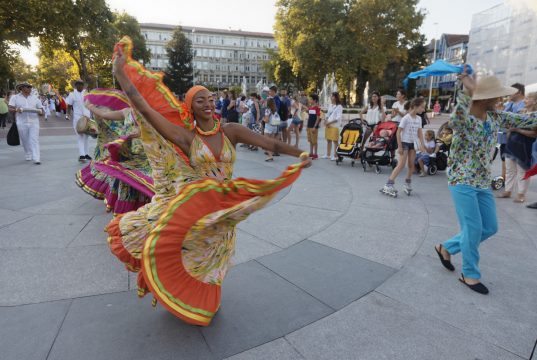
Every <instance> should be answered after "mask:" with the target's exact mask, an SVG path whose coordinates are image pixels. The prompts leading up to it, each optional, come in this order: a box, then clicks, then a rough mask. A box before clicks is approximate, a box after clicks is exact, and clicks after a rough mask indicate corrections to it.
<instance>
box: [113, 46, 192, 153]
mask: <svg viewBox="0 0 537 360" xmlns="http://www.w3.org/2000/svg"><path fill="white" fill-rule="evenodd" d="M119 47H121V49H122V50H123V53H124V54H125V57H126V62H125V66H124V67H123V70H124V71H125V74H126V75H127V77H128V78H129V79H130V81H131V82H132V83H133V85H134V86H135V87H136V89H137V90H138V92H139V93H140V95H142V97H143V98H144V99H145V100H146V101H147V103H148V104H149V105H150V106H151V107H152V108H153V109H154V110H155V111H157V112H158V113H159V114H161V115H162V116H164V117H165V118H166V119H168V121H170V122H172V123H174V124H176V125H179V126H182V127H184V128H186V129H189V130H193V129H194V121H193V117H192V115H191V112H190V109H188V108H187V106H186V104H185V103H184V102H180V101H179V100H177V98H176V97H175V95H174V94H173V93H172V92H171V91H170V89H168V88H167V87H166V85H164V81H163V78H164V73H162V72H154V71H150V70H147V69H146V68H145V67H144V66H143V65H142V64H140V63H139V62H137V61H136V60H134V59H133V58H132V40H131V38H130V37H128V36H124V37H123V38H122V39H121V40H120V41H119V42H118V43H117V44H116V46H115V47H114V55H113V56H114V57H115V55H116V53H117V49H118V48H119ZM175 150H176V151H177V153H178V154H179V155H180V156H181V157H182V158H183V159H185V161H186V162H187V163H188V157H187V156H186V155H185V154H184V153H183V151H182V150H181V149H180V148H179V147H178V146H175Z"/></svg>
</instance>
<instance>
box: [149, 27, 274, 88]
mask: <svg viewBox="0 0 537 360" xmlns="http://www.w3.org/2000/svg"><path fill="white" fill-rule="evenodd" d="M140 27H141V32H142V35H143V36H144V37H145V39H146V44H147V47H148V49H149V50H150V51H151V61H150V62H149V64H145V65H146V67H147V68H149V69H151V70H159V71H163V70H165V68H166V66H167V65H168V57H167V55H166V44H167V42H168V41H170V40H171V38H172V33H173V31H174V29H175V27H176V26H173V25H163V24H140ZM182 30H183V32H184V33H185V35H186V37H187V38H188V39H190V41H191V42H192V49H193V51H194V58H193V60H192V63H193V64H192V65H193V69H194V84H201V85H205V86H211V87H214V88H225V87H230V86H240V85H241V84H242V83H243V82H245V83H246V84H247V87H248V88H249V89H252V88H254V87H255V84H257V83H258V82H260V81H261V82H262V83H266V82H267V75H266V73H265V70H264V68H263V63H265V62H266V61H268V59H269V55H268V53H267V50H268V49H273V50H276V51H277V45H276V41H275V40H274V36H273V35H272V34H269V33H257V32H246V31H241V30H238V31H234V30H220V29H207V28H198V27H190V26H182Z"/></svg>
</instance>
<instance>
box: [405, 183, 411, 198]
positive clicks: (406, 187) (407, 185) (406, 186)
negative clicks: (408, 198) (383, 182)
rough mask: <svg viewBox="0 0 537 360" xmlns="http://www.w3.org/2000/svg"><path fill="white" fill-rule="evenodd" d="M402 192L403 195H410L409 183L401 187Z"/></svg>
mask: <svg viewBox="0 0 537 360" xmlns="http://www.w3.org/2000/svg"><path fill="white" fill-rule="evenodd" d="M403 191H404V192H405V194H407V195H410V193H411V192H412V184H411V183H409V182H405V184H404V185H403Z"/></svg>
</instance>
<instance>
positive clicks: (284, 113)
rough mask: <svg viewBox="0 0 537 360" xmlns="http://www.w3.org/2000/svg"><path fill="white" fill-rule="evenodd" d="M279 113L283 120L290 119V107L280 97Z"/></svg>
mask: <svg viewBox="0 0 537 360" xmlns="http://www.w3.org/2000/svg"><path fill="white" fill-rule="evenodd" d="M278 115H280V119H281V120H282V121H286V120H287V119H289V107H288V106H287V104H286V103H285V101H284V100H282V99H281V98H280V108H279V109H278Z"/></svg>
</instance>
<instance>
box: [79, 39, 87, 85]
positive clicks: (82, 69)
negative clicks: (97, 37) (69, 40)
mask: <svg viewBox="0 0 537 360" xmlns="http://www.w3.org/2000/svg"><path fill="white" fill-rule="evenodd" d="M78 55H79V56H80V77H81V78H82V80H83V81H85V82H89V76H88V68H87V66H86V54H84V50H82V47H81V46H80V45H79V46H78Z"/></svg>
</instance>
